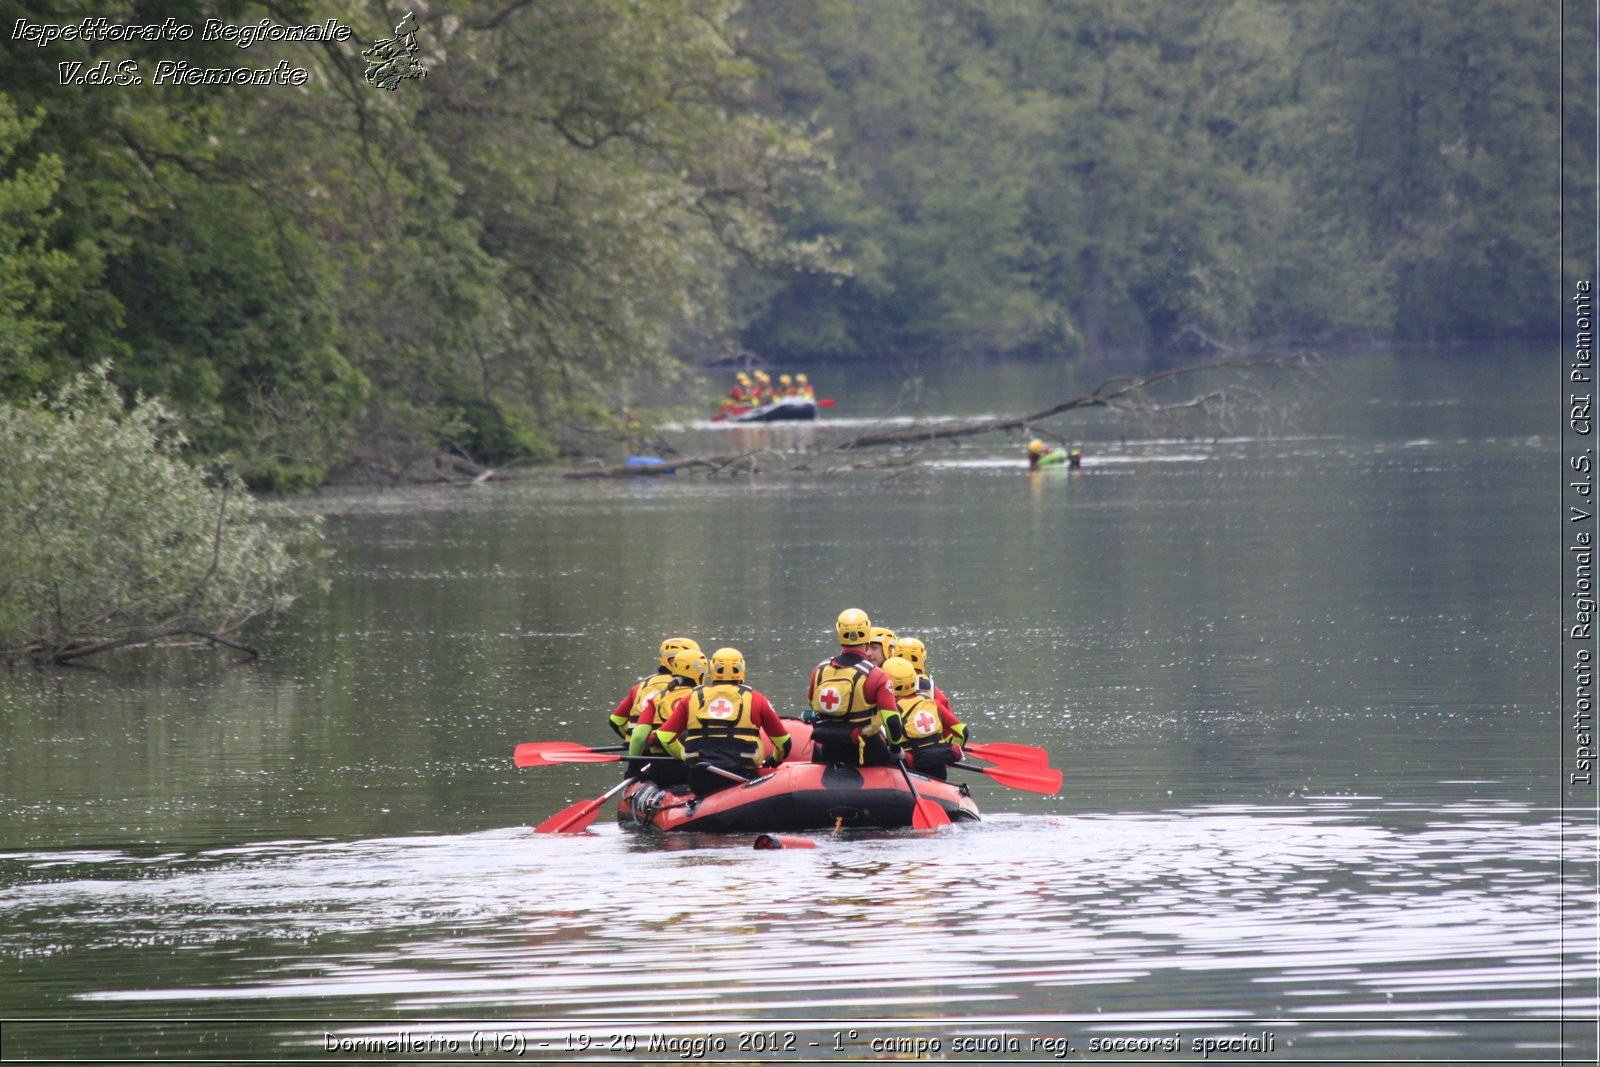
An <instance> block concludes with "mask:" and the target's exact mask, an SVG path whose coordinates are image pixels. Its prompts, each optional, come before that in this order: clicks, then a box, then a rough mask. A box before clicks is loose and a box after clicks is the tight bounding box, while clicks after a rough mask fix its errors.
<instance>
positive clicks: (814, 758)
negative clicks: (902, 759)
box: [806, 608, 899, 767]
mask: <svg viewBox="0 0 1600 1067" xmlns="http://www.w3.org/2000/svg"><path fill="white" fill-rule="evenodd" d="M834 629H835V631H837V633H838V635H839V653H838V655H836V656H834V657H833V658H832V659H825V660H823V661H822V662H821V663H819V664H817V666H816V668H815V669H814V670H812V672H811V682H810V685H809V686H808V687H807V689H806V699H807V700H808V701H809V702H810V704H811V711H812V717H811V721H812V722H814V725H813V727H812V730H811V740H812V746H813V747H812V750H811V762H813V763H848V764H852V765H855V766H858V767H886V766H888V765H889V764H891V763H892V762H893V757H892V756H891V755H890V752H889V745H888V741H887V740H886V739H885V737H884V732H883V731H884V717H885V716H887V715H894V714H897V713H898V712H899V705H898V704H897V703H896V702H895V697H894V685H893V684H892V683H891V682H890V681H889V676H888V675H887V674H885V673H884V672H883V668H882V667H879V666H876V665H875V664H874V663H873V661H872V660H871V659H870V658H869V656H868V642H869V639H870V636H871V633H872V620H870V619H868V618H867V613H866V612H864V611H862V610H861V609H860V608H846V609H845V610H844V611H842V612H840V613H839V618H838V620H837V621H836V622H835V623H834Z"/></svg>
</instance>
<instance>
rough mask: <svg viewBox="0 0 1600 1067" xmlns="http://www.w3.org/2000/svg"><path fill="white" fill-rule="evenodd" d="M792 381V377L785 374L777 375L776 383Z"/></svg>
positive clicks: (783, 383) (789, 382) (782, 383)
mask: <svg viewBox="0 0 1600 1067" xmlns="http://www.w3.org/2000/svg"><path fill="white" fill-rule="evenodd" d="M793 383H794V379H793V378H791V377H789V376H788V375H787V374H780V375H778V384H779V385H792V384H793Z"/></svg>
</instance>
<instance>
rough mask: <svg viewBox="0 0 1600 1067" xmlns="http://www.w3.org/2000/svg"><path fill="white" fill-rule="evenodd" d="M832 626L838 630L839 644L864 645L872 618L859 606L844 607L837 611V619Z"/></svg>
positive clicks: (870, 627)
mask: <svg viewBox="0 0 1600 1067" xmlns="http://www.w3.org/2000/svg"><path fill="white" fill-rule="evenodd" d="M833 628H834V629H835V630H837V631H838V632H839V643H840V644H841V645H864V644H866V643H867V634H868V632H869V631H871V629H872V620H871V619H869V618H867V613H866V612H864V611H862V610H861V609H860V608H845V609H844V610H843V611H841V612H839V619H838V621H837V622H835V623H834V624H833Z"/></svg>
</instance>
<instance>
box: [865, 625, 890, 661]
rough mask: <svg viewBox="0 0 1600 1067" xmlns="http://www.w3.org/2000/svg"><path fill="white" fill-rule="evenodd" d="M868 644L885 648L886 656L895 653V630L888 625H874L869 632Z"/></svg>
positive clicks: (884, 653)
mask: <svg viewBox="0 0 1600 1067" xmlns="http://www.w3.org/2000/svg"><path fill="white" fill-rule="evenodd" d="M867 644H869V645H877V646H878V647H879V648H882V649H883V655H884V658H885V659H887V658H888V657H890V656H892V655H894V631H893V630H891V629H889V628H888V627H886V626H874V627H873V628H872V632H871V633H869V634H867Z"/></svg>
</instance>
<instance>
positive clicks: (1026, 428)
mask: <svg viewBox="0 0 1600 1067" xmlns="http://www.w3.org/2000/svg"><path fill="white" fill-rule="evenodd" d="M1316 362H1317V360H1316V357H1315V356H1313V355H1312V354H1310V353H1307V352H1295V353H1293V354H1290V355H1284V356H1273V357H1250V356H1232V357H1229V358H1226V359H1221V360H1215V361H1212V362H1209V363H1199V364H1193V365H1191V366H1186V367H1174V368H1170V369H1168V370H1163V371H1157V372H1155V373H1153V374H1146V375H1119V376H1117V377H1113V378H1108V379H1106V380H1105V381H1103V382H1101V383H1100V384H1099V385H1098V386H1096V387H1095V389H1094V390H1093V391H1091V392H1088V393H1084V394H1082V395H1081V396H1075V397H1072V398H1070V399H1067V400H1063V401H1061V402H1059V403H1057V404H1053V405H1051V406H1050V407H1047V408H1044V409H1042V410H1039V411H1035V412H1032V413H1030V414H1026V415H1017V416H1014V417H1010V418H1000V419H983V420H979V421H973V422H966V423H958V424H941V423H920V424H916V425H912V426H904V427H897V428H893V429H882V430H871V431H868V432H866V433H863V434H859V435H857V436H855V437H850V438H847V439H845V440H841V441H836V442H833V443H831V444H828V445H824V446H822V447H820V448H816V449H806V450H803V451H799V452H779V451H776V450H774V449H770V448H761V449H754V450H751V451H745V452H739V453H732V454H726V455H699V456H678V457H673V458H668V459H662V460H660V461H659V462H654V463H639V462H633V463H618V464H613V465H610V466H600V467H588V468H582V469H579V470H571V471H567V472H566V473H564V474H563V475H562V477H564V478H635V477H648V476H659V475H665V474H676V473H679V472H692V471H698V472H702V473H705V474H708V475H710V476H713V477H714V476H716V475H729V476H736V475H745V476H754V475H757V474H762V473H766V472H801V471H806V472H816V471H821V472H823V473H827V472H831V471H833V470H838V469H845V468H849V469H862V468H870V469H885V468H893V469H899V468H907V467H915V466H916V465H917V464H919V463H920V461H921V459H922V456H923V449H924V448H925V447H926V446H928V445H930V444H933V443H937V442H940V441H955V440H960V439H963V438H971V437H980V436H983V435H985V434H992V433H1012V432H1017V431H1022V432H1025V433H1028V434H1030V435H1038V436H1044V437H1051V438H1054V439H1056V440H1059V441H1065V440H1066V438H1065V437H1064V436H1062V435H1060V434H1055V433H1051V432H1050V431H1048V430H1045V429H1043V428H1041V427H1039V426H1038V425H1037V424H1038V423H1042V422H1044V421H1045V420H1047V419H1051V418H1054V417H1056V416H1058V415H1066V414H1069V413H1071V412H1073V411H1083V410H1089V409H1102V410H1106V411H1111V412H1115V413H1117V414H1118V415H1119V416H1120V417H1122V418H1124V419H1126V420H1128V421H1129V422H1131V423H1136V424H1138V425H1139V427H1140V428H1141V429H1142V430H1143V431H1144V432H1146V433H1155V432H1156V431H1157V430H1159V429H1160V428H1161V426H1162V424H1163V423H1165V422H1168V421H1169V420H1171V419H1172V418H1174V417H1176V416H1179V415H1182V414H1186V413H1194V414H1198V415H1199V416H1200V417H1202V418H1203V419H1204V420H1205V422H1206V425H1207V426H1208V428H1209V429H1210V430H1211V431H1212V432H1213V433H1216V434H1219V435H1220V434H1224V433H1232V432H1234V431H1235V430H1236V428H1237V427H1238V424H1239V422H1240V420H1241V418H1242V417H1244V416H1246V415H1254V416H1257V417H1259V418H1261V419H1264V420H1267V421H1268V422H1277V423H1280V424H1281V423H1282V422H1284V421H1286V420H1287V418H1288V417H1289V415H1290V413H1291V412H1292V411H1293V410H1294V408H1295V403H1294V400H1293V398H1292V397H1290V396H1288V395H1287V394H1288V391H1289V390H1288V389H1287V388H1286V387H1289V386H1297V385H1300V384H1303V383H1304V381H1305V380H1306V376H1307V375H1308V374H1309V373H1310V371H1311V369H1312V368H1313V367H1314V366H1315V364H1316ZM1205 375H1212V376H1216V377H1218V379H1219V380H1217V381H1212V382H1206V383H1204V384H1205V385H1206V386H1207V387H1206V388H1203V389H1202V390H1200V391H1198V392H1194V393H1191V394H1187V395H1166V394H1168V393H1170V392H1171V391H1172V390H1173V389H1174V388H1176V387H1179V386H1181V385H1184V384H1186V383H1187V382H1188V381H1189V380H1190V379H1195V378H1198V377H1202V376H1205ZM912 446H918V447H917V451H916V452H915V453H914V454H912V455H909V456H908V455H905V454H898V455H895V456H892V457H890V458H887V459H881V460H869V459H866V458H865V457H861V458H855V459H851V460H849V461H848V462H846V463H844V464H836V465H832V466H827V465H819V464H818V461H819V459H824V458H826V457H834V458H840V457H841V454H850V453H858V452H865V451H867V450H869V449H874V448H902V449H903V448H910V447H912Z"/></svg>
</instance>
